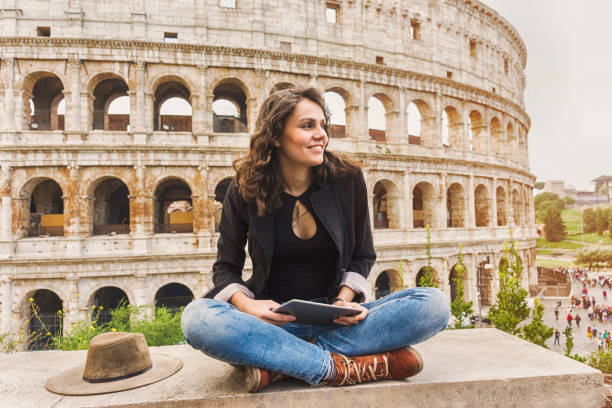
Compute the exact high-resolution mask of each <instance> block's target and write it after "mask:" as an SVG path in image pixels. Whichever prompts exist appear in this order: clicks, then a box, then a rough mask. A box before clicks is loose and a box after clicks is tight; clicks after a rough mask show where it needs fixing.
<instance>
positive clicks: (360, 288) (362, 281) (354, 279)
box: [340, 271, 372, 303]
mask: <svg viewBox="0 0 612 408" xmlns="http://www.w3.org/2000/svg"><path fill="white" fill-rule="evenodd" d="M340 286H346V287H347V288H349V289H351V290H352V291H353V292H355V299H358V300H361V302H360V303H362V302H365V301H368V300H370V292H371V291H372V287H371V286H370V282H368V280H367V279H366V278H364V277H363V275H361V274H359V273H357V272H350V271H349V272H345V273H344V275H343V276H342V281H341V282H340Z"/></svg>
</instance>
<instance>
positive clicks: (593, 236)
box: [566, 231, 612, 245]
mask: <svg viewBox="0 0 612 408" xmlns="http://www.w3.org/2000/svg"><path fill="white" fill-rule="evenodd" d="M566 238H567V239H571V240H574V241H582V240H583V239H584V242H585V243H589V244H598V243H600V242H599V241H601V244H603V245H612V238H610V234H609V233H608V231H606V232H605V233H604V234H603V235H601V236H600V235H599V234H597V233H596V232H591V233H588V234H582V235H581V234H572V235H567V236H566Z"/></svg>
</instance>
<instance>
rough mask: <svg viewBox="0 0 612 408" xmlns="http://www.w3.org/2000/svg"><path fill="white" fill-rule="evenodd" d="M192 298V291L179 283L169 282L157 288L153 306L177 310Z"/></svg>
mask: <svg viewBox="0 0 612 408" xmlns="http://www.w3.org/2000/svg"><path fill="white" fill-rule="evenodd" d="M192 300H193V292H191V290H190V289H189V288H188V287H187V286H185V285H182V284H180V283H169V284H167V285H164V286H162V287H161V288H159V290H158V291H157V293H156V294H155V306H156V307H165V308H167V309H168V310H170V311H173V312H178V311H179V310H180V309H181V308H183V307H185V306H187V305H188V304H189V302H191V301H192Z"/></svg>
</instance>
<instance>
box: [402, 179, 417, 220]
mask: <svg viewBox="0 0 612 408" xmlns="http://www.w3.org/2000/svg"><path fill="white" fill-rule="evenodd" d="M403 181H404V191H405V193H404V197H406V204H405V207H406V217H404V220H405V221H404V229H412V228H414V218H413V208H412V188H411V187H412V183H411V180H410V172H409V171H405V172H404V177H403Z"/></svg>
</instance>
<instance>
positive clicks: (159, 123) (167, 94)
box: [153, 80, 192, 132]
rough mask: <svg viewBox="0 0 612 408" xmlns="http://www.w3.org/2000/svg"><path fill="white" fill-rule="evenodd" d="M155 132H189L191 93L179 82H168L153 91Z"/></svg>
mask: <svg viewBox="0 0 612 408" xmlns="http://www.w3.org/2000/svg"><path fill="white" fill-rule="evenodd" d="M153 116H154V118H153V119H154V124H153V129H154V130H156V131H159V130H161V131H166V132H191V116H192V109H191V92H190V91H189V89H187V87H186V86H185V85H183V84H182V83H181V82H178V81H173V80H169V81H167V82H163V83H161V84H160V85H159V86H158V87H157V89H156V90H155V102H154V104H153Z"/></svg>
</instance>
